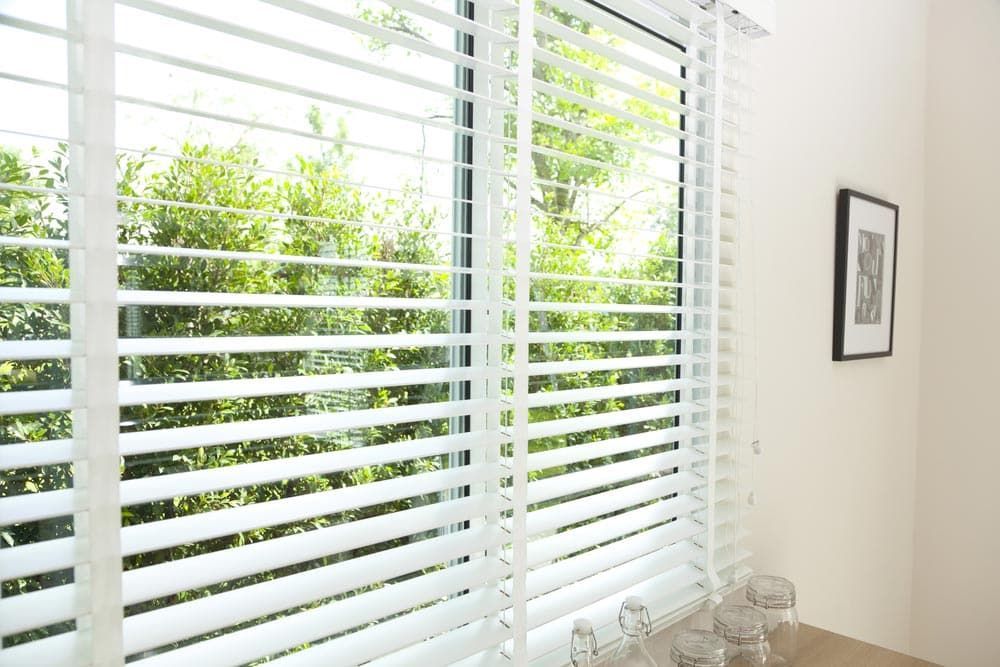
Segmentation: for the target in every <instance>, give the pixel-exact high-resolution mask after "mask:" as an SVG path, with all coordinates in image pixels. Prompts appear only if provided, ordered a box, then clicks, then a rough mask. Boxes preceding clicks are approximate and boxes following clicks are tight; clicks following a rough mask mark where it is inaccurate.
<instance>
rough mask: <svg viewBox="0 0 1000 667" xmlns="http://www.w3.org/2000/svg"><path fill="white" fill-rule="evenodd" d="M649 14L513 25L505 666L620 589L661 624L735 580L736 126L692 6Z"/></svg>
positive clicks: (602, 624)
mask: <svg viewBox="0 0 1000 667" xmlns="http://www.w3.org/2000/svg"><path fill="white" fill-rule="evenodd" d="M659 4H660V5H664V6H665V8H664V7H656V8H654V7H653V6H652V5H651V4H648V3H644V2H640V1H635V2H631V1H630V2H619V3H613V8H611V5H609V6H608V7H605V6H602V5H600V4H599V3H596V2H587V1H586V0H543V1H542V2H537V3H534V5H533V6H532V7H533V10H534V11H529V10H528V8H526V7H524V6H522V7H521V12H520V14H519V30H520V34H519V38H520V50H519V59H520V60H521V61H522V62H523V61H524V60H527V59H528V58H530V59H531V62H532V66H531V70H530V77H529V76H527V75H526V72H525V68H522V69H521V78H519V81H518V90H517V93H518V94H519V95H520V97H519V100H518V101H519V107H518V112H519V119H520V124H519V125H518V140H519V141H518V146H517V160H518V165H517V166H518V168H519V176H520V178H519V180H518V182H517V194H518V197H519V199H518V201H519V203H520V205H521V206H522V208H521V210H520V215H519V216H518V224H517V226H516V230H515V231H514V233H513V234H512V237H513V238H512V244H513V246H514V248H515V250H514V252H513V254H514V256H515V263H516V268H515V269H514V270H513V271H512V272H511V273H512V277H513V280H514V282H515V283H516V288H515V289H516V296H515V298H514V304H513V309H514V319H515V322H516V324H515V329H516V332H515V347H516V352H515V355H514V356H515V363H514V368H515V385H514V391H513V395H512V401H513V404H514V406H515V419H514V425H515V427H514V429H513V436H514V439H515V451H516V452H517V453H516V454H515V460H517V459H518V457H519V456H520V457H521V458H523V459H524V463H523V466H524V469H525V472H526V474H527V479H528V482H527V485H526V488H525V489H524V491H523V493H522V494H521V495H520V496H518V495H516V494H515V502H514V517H515V519H514V523H515V533H514V534H515V542H517V537H516V536H517V534H518V533H517V529H518V528H520V530H521V531H523V534H524V535H525V540H526V552H525V555H524V560H523V563H522V562H518V561H517V560H515V573H514V577H513V582H512V585H511V588H512V590H513V592H514V607H515V609H518V608H519V605H520V604H521V599H523V604H524V605H525V610H526V613H525V615H524V624H525V625H524V628H523V630H521V633H523V634H520V633H519V632H518V630H519V628H518V627H517V626H516V625H515V637H514V647H515V648H514V652H515V653H517V650H518V641H519V639H521V641H522V642H523V644H522V646H523V648H521V650H522V651H526V654H527V655H526V657H527V659H528V660H530V661H533V662H535V663H537V664H562V663H563V662H564V661H565V647H566V642H567V640H568V634H567V628H569V627H571V624H572V619H573V618H575V617H579V616H585V617H588V618H590V619H591V620H592V621H593V622H594V623H595V626H596V627H597V628H598V637H599V639H600V640H602V641H603V640H605V639H606V638H609V637H612V636H615V635H617V633H618V628H617V613H618V609H619V605H620V603H621V601H622V600H623V599H624V598H625V597H626V596H628V595H641V596H643V598H644V599H645V600H646V603H647V605H648V606H649V608H650V612H651V615H652V617H653V618H654V619H655V620H656V621H658V622H660V623H662V622H665V621H666V620H669V619H670V618H672V617H673V618H676V615H677V614H678V612H679V611H682V610H686V609H690V608H691V607H692V605H695V604H697V603H699V602H701V601H703V600H704V599H705V598H706V596H707V595H708V594H710V593H712V592H713V591H716V590H718V589H720V588H721V587H722V586H725V585H729V584H732V583H734V582H735V581H736V580H738V578H739V577H740V576H742V575H743V573H744V571H743V570H740V569H738V566H739V563H740V561H742V560H743V559H744V558H745V557H746V555H747V554H746V553H745V552H740V551H738V550H737V547H736V537H737V535H738V528H737V526H738V518H739V512H738V506H739V501H738V489H737V488H736V486H735V471H736V469H737V462H736V455H735V453H736V450H735V443H736V442H737V436H736V434H735V429H736V426H737V423H738V420H737V419H736V410H735V407H734V396H735V393H736V384H737V383H736V382H735V381H734V378H733V376H734V374H735V368H734V367H733V363H734V361H735V356H734V353H735V349H736V332H737V325H736V322H735V311H734V306H735V303H736V300H735V296H734V295H733V294H732V290H733V287H734V286H735V285H734V283H733V274H732V270H733V268H734V262H735V260H736V256H735V248H736V211H735V200H734V194H735V189H734V184H735V178H736V171H735V164H734V161H733V159H732V156H731V155H730V153H731V152H732V151H735V149H736V146H735V133H734V132H733V130H734V128H735V127H736V119H737V118H738V115H737V113H736V109H729V108H728V107H727V106H726V105H727V104H729V102H730V101H733V100H736V99H737V98H736V97H735V96H734V95H733V94H731V93H730V92H729V86H728V85H727V84H729V83H731V82H732V77H730V76H729V75H727V74H724V72H723V68H724V66H725V63H726V62H733V63H736V62H737V61H738V56H737V52H736V51H735V49H731V56H732V57H726V58H725V59H723V58H720V57H717V53H720V52H721V51H723V50H725V49H726V48H727V47H726V46H725V44H724V40H725V34H724V33H725V32H726V30H725V29H723V30H717V29H716V26H715V20H716V16H715V13H714V11H713V12H708V11H705V10H703V9H702V8H701V7H699V6H697V5H694V4H692V3H688V2H672V3H659ZM529 26H530V32H529ZM729 32H731V33H732V32H733V31H732V30H729ZM528 35H530V36H531V38H530V39H528V38H527V37H528ZM734 37H735V35H734ZM717 62H718V63H720V67H719V68H717V66H716V63H717ZM729 69H730V70H734V71H735V70H736V69H738V68H736V67H730V68H729ZM529 85H530V87H531V96H530V100H531V102H530V104H526V103H525V101H524V97H526V96H525V94H524V93H525V90H526V89H527V87H528V86H529ZM529 112H530V120H526V116H527V114H528V113H529ZM529 220H530V225H529V224H528V222H529ZM519 325H520V326H519ZM518 379H521V383H520V385H518V384H517V383H518ZM519 417H520V419H519ZM519 512H521V513H523V516H524V521H523V524H521V525H520V526H518V524H517V517H518V513H519ZM522 577H523V578H522ZM519 598H520V599H519ZM519 634H520V637H519Z"/></svg>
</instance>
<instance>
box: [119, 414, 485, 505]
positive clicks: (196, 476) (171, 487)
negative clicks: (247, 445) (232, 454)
mask: <svg viewBox="0 0 1000 667" xmlns="http://www.w3.org/2000/svg"><path fill="white" fill-rule="evenodd" d="M500 441H501V438H500V435H499V434H498V433H497V432H495V431H468V432H465V433H455V434H453V435H443V436H437V437H431V438H421V439H416V440H404V441H402V442H394V443H388V444H383V445H368V446H365V447H356V448H352V449H342V450H338V451H331V452H323V453H320V454H310V455H307V456H296V457H291V458H277V459H271V460H269V461H259V462H257V463H242V464H237V465H231V466H226V467H223V468H205V469H202V470H192V471H188V472H180V473H173V474H167V475H158V476H154V477H144V478H141V479H130V480H126V481H124V482H122V483H121V491H120V494H121V503H122V505H125V506H128V505H138V504H140V503H148V502H152V501H154V500H164V499H168V498H176V497H180V496H192V495H197V494H199V493H208V492H210V491H218V490H221V489H235V488H239V487H243V486H251V485H254V484H266V483H268V482H276V481H281V480H289V479H296V478H299V477H308V476H310V475H326V474H330V473H333V472H339V471H343V470H353V469H356V468H361V467H364V466H372V465H383V464H386V463H392V462H395V461H407V460H412V459H418V458H423V457H430V456H438V455H441V454H448V453H452V452H461V451H472V452H479V451H482V450H484V449H486V448H487V447H491V446H492V447H497V446H498V445H499V444H500Z"/></svg>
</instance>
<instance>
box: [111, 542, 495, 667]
mask: <svg viewBox="0 0 1000 667" xmlns="http://www.w3.org/2000/svg"><path fill="white" fill-rule="evenodd" d="M503 536H504V533H503V531H502V530H501V529H500V528H499V526H481V527H478V528H471V529H469V530H462V531H458V532H454V533H451V534H447V535H443V536H440V537H435V538H431V539H427V540H421V541H419V542H413V543H410V544H406V545H404V546H401V547H396V548H394V549H387V550H383V551H379V552H376V553H373V554H369V555H367V556H360V557H357V558H352V559H350V560H344V561H340V562H338V563H334V564H332V565H327V566H325V567H319V568H314V569H311V570H307V571H305V572H299V573H297V574H290V575H288V576H284V577H279V578H277V579H271V580H270V581H266V582H264V583H259V584H254V585H251V586H244V587H242V588H236V589H232V590H228V591H224V592H222V593H216V594H215V595H211V596H208V597H201V598H198V599H196V600H192V601H191V602H185V603H182V604H175V605H171V606H169V607H162V608H160V609H155V610H153V611H148V612H145V613H143V614H137V615H134V616H128V617H127V618H126V619H125V624H124V629H123V631H124V634H125V653H126V655H130V654H133V653H138V652H139V651H144V650H147V649H150V648H154V647H157V646H163V645H166V644H170V643H172V642H175V641H179V640H182V639H186V638H188V637H195V636H198V635H201V634H205V633H208V632H211V631H213V630H217V629H220V628H226V627H229V626H233V625H237V624H239V623H241V622H244V621H249V620H252V619H255V618H260V617H262V616H265V615H268V614H274V613H277V612H280V611H283V610H285V609H292V608H294V607H298V606H300V605H305V604H308V603H310V602H314V601H316V600H321V599H324V598H329V597H334V596H337V595H340V594H343V593H347V592H350V591H352V590H355V589H360V588H365V587H367V586H370V585H374V584H379V583H380V582H383V581H385V580H388V579H393V578H395V577H400V576H403V575H405V574H408V573H412V572H419V571H421V570H423V569H424V568H427V567H431V566H434V565H437V564H439V563H446V562H448V561H451V560H455V559H458V558H463V557H465V556H468V555H473V554H477V553H480V552H484V551H485V550H486V549H489V548H491V547H494V546H497V545H498V544H500V543H501V542H502V540H503ZM440 583H441V584H442V586H441V588H440V589H439V590H438V591H437V595H436V596H434V597H438V596H446V595H448V594H449V593H451V592H454V589H453V588H451V587H450V586H449V585H448V582H447V580H445V581H442V582H440Z"/></svg>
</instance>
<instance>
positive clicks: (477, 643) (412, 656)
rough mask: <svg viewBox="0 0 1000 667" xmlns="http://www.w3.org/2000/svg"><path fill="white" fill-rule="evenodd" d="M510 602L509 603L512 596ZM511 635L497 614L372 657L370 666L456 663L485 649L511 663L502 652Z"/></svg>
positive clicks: (505, 663) (508, 663)
mask: <svg viewBox="0 0 1000 667" xmlns="http://www.w3.org/2000/svg"><path fill="white" fill-rule="evenodd" d="M507 603H508V604H509V598H508V600H507ZM510 636H511V632H510V628H509V627H507V626H505V625H504V624H503V623H502V622H501V620H500V617H499V616H493V617H491V618H485V619H483V620H480V621H475V622H473V623H469V624H468V625H465V626H463V627H461V628H458V629H457V630H452V631H450V632H447V633H444V634H439V635H438V636H436V637H433V638H431V639H428V640H426V641H422V642H419V643H416V644H412V645H410V646H408V647H406V648H404V649H401V650H399V651H395V652H393V653H390V654H389V655H386V656H383V657H381V658H378V659H376V660H372V661H371V662H368V663H367V665H369V667H397V666H399V665H435V664H447V665H452V666H454V665H457V664H459V663H460V662H461V661H462V660H463V659H464V658H466V657H468V656H469V654H470V653H473V652H477V653H482V652H483V651H484V649H485V650H486V651H489V652H490V653H492V654H493V656H494V657H496V658H499V659H501V660H503V661H504V662H503V664H504V665H510V661H509V660H508V659H506V658H504V657H503V656H502V655H501V653H500V650H501V646H502V645H503V643H504V642H505V641H507V640H508V639H510ZM437 661H441V662H440V663H439V662H437Z"/></svg>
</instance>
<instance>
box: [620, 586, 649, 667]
mask: <svg viewBox="0 0 1000 667" xmlns="http://www.w3.org/2000/svg"><path fill="white" fill-rule="evenodd" d="M618 624H619V625H621V628H622V641H621V643H620V644H618V648H616V649H615V652H614V653H612V654H611V659H610V660H609V661H608V666H609V667H656V661H655V660H653V656H651V655H650V654H649V651H648V650H646V644H645V642H644V641H643V639H642V638H643V636H646V637H648V636H649V633H650V632H652V630H653V624H652V623H651V622H650V620H649V610H648V609H646V605H644V604H643V603H642V598H640V597H638V596H636V595H632V596H629V597H628V598H627V599H626V600H625V602H623V603H622V606H621V609H619V610H618Z"/></svg>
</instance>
